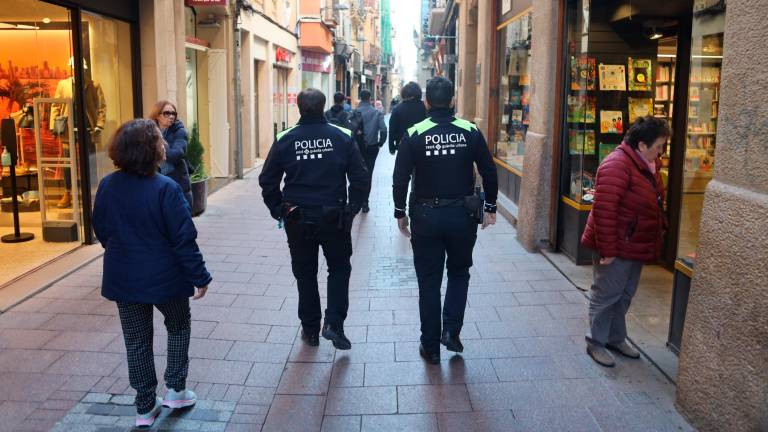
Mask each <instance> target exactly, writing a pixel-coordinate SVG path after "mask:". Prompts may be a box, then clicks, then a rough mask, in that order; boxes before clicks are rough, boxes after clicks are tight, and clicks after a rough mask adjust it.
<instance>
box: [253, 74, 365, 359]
mask: <svg viewBox="0 0 768 432" xmlns="http://www.w3.org/2000/svg"><path fill="white" fill-rule="evenodd" d="M297 101H298V105H299V112H300V114H301V118H300V119H299V123H298V124H297V125H296V126H294V127H292V128H290V129H287V130H285V131H283V132H281V133H279V134H278V135H277V141H276V142H275V143H274V144H273V145H272V149H271V150H270V152H269V155H268V156H267V160H266V161H265V162H264V167H263V169H262V172H261V175H260V176H259V184H260V185H261V188H262V196H263V198H264V203H265V204H266V205H267V208H269V211H270V214H271V215H272V217H274V218H275V219H277V220H278V221H280V223H281V224H284V226H285V233H286V235H287V237H288V247H289V249H290V252H291V268H292V269H293V275H294V276H295V277H296V282H297V285H298V289H299V319H300V320H301V327H302V331H301V337H302V339H303V340H304V342H305V343H306V344H308V345H310V346H318V345H319V344H320V341H319V335H318V334H319V333H320V320H321V318H322V312H321V310H320V293H319V291H318V283H317V271H318V265H317V254H318V250H319V248H320V247H322V249H323V254H324V255H325V259H326V261H327V263H328V307H327V308H326V310H325V323H324V325H323V327H322V335H323V337H324V338H326V339H328V340H330V341H331V342H333V346H335V347H336V348H338V349H342V350H346V349H350V348H351V346H352V344H351V343H350V342H349V339H347V337H346V336H345V335H344V320H345V319H346V318H347V309H348V308H349V276H350V273H351V271H352V266H351V264H350V257H351V256H352V234H351V230H352V222H353V219H354V217H355V215H356V214H357V213H359V211H360V207H361V204H362V202H363V200H364V199H365V194H366V192H367V191H368V188H369V186H370V183H369V182H370V180H369V176H368V173H367V172H366V169H365V165H364V164H363V160H362V157H361V156H360V150H359V149H358V148H357V145H355V143H354V141H353V139H352V132H351V131H350V130H348V129H344V128H342V127H340V126H336V125H333V124H331V123H328V121H327V120H326V118H325V116H324V115H323V107H324V106H325V95H323V93H322V92H320V91H319V90H316V89H312V88H310V89H306V90H303V91H302V92H301V93H299V95H298V98H297ZM283 175H285V186H284V188H283V190H282V191H281V190H280V183H281V181H283ZM347 180H349V191H348V192H347ZM347 197H349V200H347Z"/></svg>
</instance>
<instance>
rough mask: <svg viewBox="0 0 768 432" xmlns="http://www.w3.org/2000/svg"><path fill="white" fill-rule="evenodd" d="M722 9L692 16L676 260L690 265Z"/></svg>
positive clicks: (710, 152)
mask: <svg viewBox="0 0 768 432" xmlns="http://www.w3.org/2000/svg"><path fill="white" fill-rule="evenodd" d="M724 28H725V12H721V13H719V14H714V15H713V14H706V15H700V16H697V17H694V20H693V36H692V45H691V72H690V81H689V83H690V87H689V90H688V128H687V131H686V147H685V162H684V165H683V170H684V176H683V191H682V207H681V213H680V236H679V241H678V248H677V256H678V260H679V261H681V262H682V263H683V264H684V265H686V266H688V267H689V268H693V265H694V263H695V260H696V246H697V245H698V241H699V225H700V223H701V211H702V208H703V204H704V191H705V189H706V186H707V184H708V183H709V181H710V180H711V179H712V172H713V169H714V165H715V146H716V140H715V138H716V135H717V124H718V108H719V101H720V70H721V67H722V61H723V60H722V59H723V30H724Z"/></svg>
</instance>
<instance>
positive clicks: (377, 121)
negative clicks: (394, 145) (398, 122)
mask: <svg viewBox="0 0 768 432" xmlns="http://www.w3.org/2000/svg"><path fill="white" fill-rule="evenodd" d="M352 131H353V132H354V133H355V134H356V138H358V137H359V138H360V139H359V140H358V145H360V152H361V153H362V154H363V159H364V160H365V165H366V168H367V169H368V179H369V181H372V180H373V168H374V167H375V166H376V157H378V155H379V148H380V147H381V146H383V145H384V143H385V142H386V141H387V125H386V124H385V123H384V114H382V113H381V112H379V111H378V110H377V109H376V108H374V107H373V105H371V92H370V90H362V91H361V92H360V104H358V106H357V108H356V109H355V110H354V111H352ZM370 194H371V191H370V189H369V190H368V192H367V193H366V195H365V202H364V203H363V213H368V211H369V210H370V208H369V206H368V197H369V196H370Z"/></svg>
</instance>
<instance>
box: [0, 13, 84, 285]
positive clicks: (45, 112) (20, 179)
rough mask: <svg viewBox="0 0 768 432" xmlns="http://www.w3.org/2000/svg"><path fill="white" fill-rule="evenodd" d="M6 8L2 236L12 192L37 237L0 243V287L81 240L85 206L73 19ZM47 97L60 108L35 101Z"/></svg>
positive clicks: (1, 28)
mask: <svg viewBox="0 0 768 432" xmlns="http://www.w3.org/2000/svg"><path fill="white" fill-rule="evenodd" d="M9 3H12V4H11V5H7V6H8V7H3V8H0V117H2V118H9V117H10V118H12V119H13V120H14V124H15V127H16V145H17V150H18V161H17V166H16V177H17V189H16V190H15V191H14V190H12V188H11V181H10V167H8V166H4V167H3V170H2V192H0V193H2V198H0V230H2V232H1V233H2V234H8V233H9V232H11V231H12V230H13V228H12V226H13V224H12V218H13V212H14V208H13V205H12V195H13V194H14V193H15V194H16V195H17V198H18V202H19V205H18V209H17V211H18V214H19V221H20V225H21V229H22V231H25V232H30V233H32V234H34V235H35V238H34V240H32V241H30V242H26V243H13V244H7V243H0V285H3V284H4V283H6V282H8V281H10V280H13V279H15V278H16V277H18V276H21V275H23V274H24V273H26V272H28V271H30V270H32V269H34V268H36V267H37V266H39V265H40V264H42V263H43V262H46V261H48V260H51V259H53V258H55V257H57V256H59V255H61V254H63V253H65V252H67V251H69V250H71V249H73V248H75V247H77V246H79V245H80V241H81V236H82V231H81V230H82V220H81V218H80V217H79V215H80V214H82V201H80V200H78V199H77V198H79V196H78V194H77V190H78V189H77V187H76V186H75V188H74V191H75V192H73V187H72V186H73V185H77V183H78V182H77V175H76V174H77V172H78V170H77V169H76V167H74V168H75V169H74V170H73V169H72V168H73V166H71V164H70V163H71V162H72V161H73V158H71V156H72V155H77V150H78V148H79V146H78V145H79V143H78V137H77V134H75V133H74V130H73V129H74V128H76V127H77V125H76V123H75V117H74V116H73V115H72V114H73V110H72V107H73V103H72V101H73V95H74V91H75V87H74V84H73V72H74V68H75V61H74V49H73V43H74V41H73V31H72V19H71V14H70V11H69V10H68V9H67V8H64V7H60V6H54V5H51V4H47V3H44V2H42V1H38V0H14V1H11V2H9ZM51 98H55V100H57V101H58V103H50V101H49V102H40V101H41V100H46V99H51ZM35 102H38V103H35ZM35 107H37V110H38V111H35ZM36 120H37V124H38V127H37V128H36V127H35V124H36ZM3 150H4V151H5V150H7V149H3ZM76 160H77V158H74V161H75V164H76V163H77V162H76ZM47 161H57V162H51V163H50V164H49V163H47ZM64 161H68V162H70V163H64ZM73 172H74V173H75V178H74V179H73V178H72V177H73V176H72V174H73ZM73 198H74V199H73ZM73 205H75V206H76V207H75V208H73ZM44 221H45V224H44ZM65 221H66V223H65ZM44 225H45V227H46V233H45V235H44V233H43V228H44ZM46 240H55V241H46ZM11 258H12V259H11Z"/></svg>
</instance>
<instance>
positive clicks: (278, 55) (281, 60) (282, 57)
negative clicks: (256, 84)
mask: <svg viewBox="0 0 768 432" xmlns="http://www.w3.org/2000/svg"><path fill="white" fill-rule="evenodd" d="M291 59H293V53H292V52H290V51H288V50H287V49H285V48H283V47H279V46H276V47H275V64H277V65H279V66H285V67H290V66H291Z"/></svg>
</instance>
